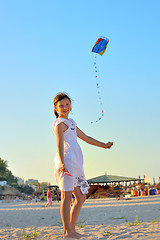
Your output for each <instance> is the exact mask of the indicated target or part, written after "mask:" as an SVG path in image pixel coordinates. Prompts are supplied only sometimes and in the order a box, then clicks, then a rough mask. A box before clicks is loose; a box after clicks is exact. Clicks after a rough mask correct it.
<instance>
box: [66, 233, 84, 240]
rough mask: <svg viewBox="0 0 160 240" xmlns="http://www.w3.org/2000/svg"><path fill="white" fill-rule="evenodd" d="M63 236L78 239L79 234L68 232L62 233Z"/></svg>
mask: <svg viewBox="0 0 160 240" xmlns="http://www.w3.org/2000/svg"><path fill="white" fill-rule="evenodd" d="M63 238H64V239H67V238H74V239H80V238H81V236H79V234H77V233H74V232H72V233H70V234H64V235H63Z"/></svg>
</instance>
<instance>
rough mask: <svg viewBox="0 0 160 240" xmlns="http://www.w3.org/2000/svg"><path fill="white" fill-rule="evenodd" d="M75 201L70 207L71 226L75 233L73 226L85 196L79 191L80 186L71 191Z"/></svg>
mask: <svg viewBox="0 0 160 240" xmlns="http://www.w3.org/2000/svg"><path fill="white" fill-rule="evenodd" d="M73 194H74V196H75V201H74V203H73V206H72V209H71V228H72V231H73V232H75V233H76V231H75V226H76V222H77V219H78V216H79V213H80V210H81V207H82V205H83V203H84V202H85V199H86V196H85V195H84V194H82V193H81V190H80V187H76V188H74V192H73Z"/></svg>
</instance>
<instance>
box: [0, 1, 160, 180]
mask: <svg viewBox="0 0 160 240" xmlns="http://www.w3.org/2000/svg"><path fill="white" fill-rule="evenodd" d="M159 9H160V1H159V0H155V1H152V2H151V1H148V0H145V1H144V0H141V1H138V0H135V1H127V0H126V1H123V0H122V1H119V0H115V1H107V0H102V1H100V2H98V1H94V0H92V1H91V0H87V1H84V0H82V1H73V0H71V1H65V0H62V1H53V0H52V1H51V0H48V1H41V0H34V1H33V0H26V1H25V0H24V1H20V0H14V1H11V0H8V1H7V0H6V1H2V0H1V1H0V33H1V34H0V35H1V37H0V113H1V117H0V157H1V158H2V159H4V160H7V161H8V165H9V168H10V169H11V171H12V172H13V174H14V175H16V176H19V177H22V178H24V179H25V180H26V179H28V178H34V179H39V181H41V182H42V181H47V182H50V183H55V180H54V156H55V154H56V139H55V136H54V134H53V133H52V128H51V126H52V122H53V120H54V119H55V117H54V115H53V98H54V96H55V94H56V93H57V92H59V91H66V92H68V94H69V95H70V96H71V98H72V99H73V110H72V114H71V116H70V117H71V118H73V119H74V120H75V121H76V122H77V124H78V126H79V128H80V129H82V130H83V131H84V132H85V133H86V134H88V135H90V136H92V137H95V138H97V139H99V140H101V141H114V147H113V148H112V149H111V150H109V151H108V150H104V149H99V148H96V147H93V146H89V145H87V144H86V143H83V142H82V141H79V143H80V145H81V147H82V150H83V154H84V168H85V173H86V178H91V177H96V176H99V175H102V174H104V173H105V172H107V173H108V174H110V175H119V176H129V177H138V176H139V175H140V176H141V177H143V175H144V174H145V175H146V177H156V181H158V177H159V176H160V171H159V169H160V147H159V143H160V141H159V136H160V68H159V64H160V27H159V23H160V14H159ZM99 36H106V37H108V38H109V39H110V42H109V44H108V48H107V50H106V53H105V54H104V55H103V56H102V57H101V56H98V57H97V64H98V69H99V80H100V89H101V97H102V99H103V108H104V111H105V115H104V118H103V119H102V120H101V121H99V122H98V123H96V124H93V125H92V124H90V122H91V121H92V120H93V121H94V120H96V119H97V117H98V116H99V114H100V107H99V102H98V95H97V88H96V80H95V75H94V74H95V73H94V56H95V55H94V54H93V53H92V52H91V49H92V46H93V45H94V43H95V42H96V40H97V38H98V37H99Z"/></svg>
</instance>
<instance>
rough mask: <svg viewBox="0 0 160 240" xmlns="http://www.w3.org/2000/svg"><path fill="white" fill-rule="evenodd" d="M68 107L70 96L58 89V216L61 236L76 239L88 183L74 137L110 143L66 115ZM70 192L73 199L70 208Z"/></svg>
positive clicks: (55, 108)
mask: <svg viewBox="0 0 160 240" xmlns="http://www.w3.org/2000/svg"><path fill="white" fill-rule="evenodd" d="M70 111H71V99H70V98H69V97H68V95H67V94H65V93H58V94H57V95H56V96H55V98H54V113H55V115H56V118H57V119H56V120H55V121H54V122H53V131H54V133H55V135H56V141H57V155H56V158H55V178H56V182H57V184H58V185H59V188H60V190H61V218H62V223H63V228H64V234H63V238H76V239H79V238H80V237H81V234H79V233H77V232H76V230H75V226H76V222H77V219H78V216H79V212H80V210H81V207H82V205H83V203H84V201H85V194H86V193H88V189H89V185H88V183H87V181H86V179H85V175H84V171H83V155H82V151H81V148H80V146H79V144H78V142H77V137H79V138H80V139H82V140H83V141H85V142H86V143H89V144H91V145H95V146H98V147H101V148H105V149H109V148H110V147H111V146H112V145H113V143H112V142H108V143H103V142H100V141H97V140H96V139H94V138H91V137H89V136H87V135H86V134H85V133H84V132H82V131H81V130H80V129H79V128H78V127H77V125H76V123H75V122H74V120H73V119H71V118H68V115H69V113H70ZM72 194H73V195H74V197H75V201H74V203H73V205H72V208H71V210H70V204H71V201H72Z"/></svg>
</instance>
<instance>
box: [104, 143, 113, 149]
mask: <svg viewBox="0 0 160 240" xmlns="http://www.w3.org/2000/svg"><path fill="white" fill-rule="evenodd" d="M105 145H106V146H105V148H108V149H110V148H111V147H112V146H113V142H107V143H106V144H105Z"/></svg>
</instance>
